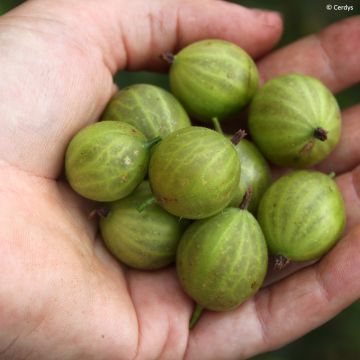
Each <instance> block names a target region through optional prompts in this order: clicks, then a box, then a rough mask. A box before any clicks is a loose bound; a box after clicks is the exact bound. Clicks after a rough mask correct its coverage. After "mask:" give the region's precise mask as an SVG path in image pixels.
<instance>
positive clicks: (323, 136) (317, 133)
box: [314, 127, 328, 141]
mask: <svg viewBox="0 0 360 360" xmlns="http://www.w3.org/2000/svg"><path fill="white" fill-rule="evenodd" d="M327 133H328V132H327V131H326V130H325V129H323V128H321V127H317V128H316V129H315V130H314V137H315V138H316V139H319V140H320V141H325V140H327Z"/></svg>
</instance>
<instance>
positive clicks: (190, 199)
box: [149, 126, 240, 219]
mask: <svg viewBox="0 0 360 360" xmlns="http://www.w3.org/2000/svg"><path fill="white" fill-rule="evenodd" d="M239 176H240V163H239V159H238V155H237V152H236V150H235V147H234V145H233V144H232V143H231V141H230V140H228V139H227V138H226V137H225V136H223V135H222V134H219V133H217V132H216V131H213V130H210V129H206V128H204V127H195V126H192V127H188V128H184V129H180V130H177V131H176V132H173V133H172V134H170V135H169V136H168V137H166V138H165V139H164V140H163V141H161V142H160V143H159V144H158V145H157V146H156V147H155V148H154V151H153V154H152V157H151V160H150V165H149V180H150V185H151V188H152V191H153V194H154V196H155V197H156V199H157V201H158V203H159V204H160V205H161V206H163V207H164V209H166V210H167V211H168V212H170V213H171V214H174V215H176V216H179V217H183V218H188V219H202V218H206V217H209V216H212V215H214V214H216V213H218V212H219V211H221V210H222V209H224V208H225V207H226V206H227V205H228V204H229V202H230V201H231V200H232V198H233V196H234V193H235V190H236V188H237V185H238V183H239Z"/></svg>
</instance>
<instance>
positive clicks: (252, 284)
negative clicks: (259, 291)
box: [250, 281, 257, 290]
mask: <svg viewBox="0 0 360 360" xmlns="http://www.w3.org/2000/svg"><path fill="white" fill-rule="evenodd" d="M250 286H251V288H252V289H253V290H254V289H256V286H257V282H256V281H253V282H252V283H251V285H250Z"/></svg>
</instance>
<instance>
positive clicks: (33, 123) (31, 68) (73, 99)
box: [0, 0, 360, 360]
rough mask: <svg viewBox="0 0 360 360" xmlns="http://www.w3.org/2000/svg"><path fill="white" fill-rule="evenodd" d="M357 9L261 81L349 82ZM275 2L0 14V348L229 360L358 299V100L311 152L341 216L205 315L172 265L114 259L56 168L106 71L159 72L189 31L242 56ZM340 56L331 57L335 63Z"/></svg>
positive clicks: (37, 354)
mask: <svg viewBox="0 0 360 360" xmlns="http://www.w3.org/2000/svg"><path fill="white" fill-rule="evenodd" d="M359 25H360V19H359V18H352V19H348V20H346V21H343V22H341V23H338V24H336V25H333V26H332V27H330V28H329V29H327V30H325V31H323V32H322V33H321V34H319V35H316V36H311V37H309V38H306V39H303V40H300V41H299V42H298V43H295V44H293V45H291V46H288V47H287V48H284V49H282V50H279V51H277V52H274V53H273V54H271V55H268V56H267V57H265V58H263V60H261V61H260V62H259V67H260V72H261V74H262V77H263V79H267V78H270V77H272V76H274V75H277V74H279V73H285V72H294V71H297V72H302V73H307V74H310V75H314V76H316V77H318V78H320V79H321V80H322V81H323V82H324V83H326V84H327V85H328V86H329V87H330V88H331V89H332V90H333V91H338V90H341V89H343V88H346V87H348V86H350V85H352V84H354V83H355V82H357V81H359V80H360V68H359V67H358V63H359V61H360V51H359V48H357V47H356V43H357V40H358V38H359V37H360V31H359V30H360V26H359ZM280 34H281V20H280V18H279V17H278V15H276V14H272V13H265V12H261V11H255V10H248V9H245V8H242V7H239V6H236V5H233V4H226V3H223V2H219V1H214V0H199V1H196V2H195V1H191V0H188V1H186V0H184V1H180V0H179V1H177V0H153V1H144V0H132V1H126V0H57V1H50V0H32V1H28V2H26V4H24V5H22V6H21V7H19V8H17V9H15V10H13V11H12V12H10V13H8V14H7V15H6V16H4V17H2V18H1V19H0V54H1V56H0V75H1V76H0V79H1V81H0V94H1V96H0V123H1V131H0V254H1V262H0V358H1V359H25V358H26V359H37V360H39V359H182V358H186V359H241V358H246V357H249V356H252V355H255V354H257V353H259V352H263V351H267V350H271V349H273V348H275V347H278V346H281V345H283V344H285V343H286V342H289V341H291V340H293V339H295V338H296V337H299V336H301V335H302V334H304V333H305V332H307V331H309V330H310V329H312V328H314V327H316V326H319V325H320V324H322V323H323V322H325V321H326V320H328V319H329V318H331V317H332V316H334V315H335V314H336V313H338V312H339V311H340V310H342V309H343V308H344V307H346V306H348V305H349V304H350V303H351V302H353V301H354V300H356V299H357V298H358V297H359V296H360V282H359V281H358V278H359V277H360V258H359V257H358V256H357V253H358V252H359V250H360V226H359V225H358V224H359V222H360V206H359V198H360V196H359V194H360V167H357V166H358V164H359V163H360V143H359V142H358V141H357V138H358V137H359V135H360V124H359V123H358V122H357V120H358V119H359V117H360V106H357V107H354V108H352V109H349V110H347V111H345V112H344V114H343V118H344V131H343V136H342V139H341V143H340V145H339V146H338V148H337V149H336V150H335V152H334V153H333V155H332V156H331V157H330V158H329V159H328V160H326V162H324V163H323V164H321V168H322V170H326V171H329V170H331V171H336V172H337V173H341V174H342V175H340V176H339V177H338V183H339V185H340V186H341V189H342V192H343V195H344V198H345V202H346V208H347V215H348V227H347V232H346V234H345V237H344V238H343V239H342V241H341V242H340V243H339V244H338V245H337V246H336V247H335V248H334V249H333V250H332V251H331V252H330V253H329V254H328V255H327V256H325V257H324V258H323V259H322V260H321V261H320V262H319V263H317V264H316V265H313V266H310V267H308V268H306V269H303V270H301V271H299V272H297V273H296V274H294V275H292V276H289V277H288V278H286V279H284V280H282V281H280V282H277V283H276V284H274V285H271V286H268V287H266V288H264V289H262V290H261V291H260V292H259V293H258V294H257V295H256V296H255V297H254V298H253V299H251V300H249V301H247V302H246V303H244V304H243V305H241V306H240V307H239V308H238V309H237V310H234V311H231V312H227V313H211V312H205V313H204V315H203V317H202V318H201V320H200V322H199V323H198V325H197V326H196V328H195V329H194V330H193V331H192V332H191V333H190V332H189V331H188V321H189V318H190V315H191V312H192V309H193V303H192V301H191V300H190V299H189V298H188V297H187V296H186V295H185V294H184V293H183V292H182V290H181V289H180V287H179V284H178V282H177V280H176V276H175V273H174V269H172V268H171V269H167V270H162V271H156V272H150V273H145V272H139V271H134V270H129V269H126V268H124V267H122V266H121V265H119V263H118V262H116V261H115V260H114V259H113V258H112V257H111V256H110V255H109V254H108V253H107V252H106V250H105V249H104V247H103V245H102V243H101V241H100V240H99V239H98V237H97V236H98V235H97V229H96V224H95V223H94V221H92V220H90V219H89V217H88V214H89V212H90V210H91V208H92V207H93V204H91V203H90V202H87V201H85V200H83V199H81V198H79V197H78V196H77V195H76V194H74V193H73V191H72V190H71V189H70V188H69V187H68V185H67V184H66V182H65V181H63V180H59V179H61V171H62V167H63V156H64V152H65V149H66V146H67V144H68V142H69V140H70V139H71V137H72V136H73V135H74V134H75V133H76V132H77V131H78V130H79V129H80V128H82V127H84V126H85V125H87V124H89V123H91V122H94V121H96V120H97V119H98V117H99V115H100V114H101V111H102V109H103V108H104V106H105V104H106V103H107V101H108V100H109V99H110V97H111V95H112V94H113V93H114V91H115V90H116V88H115V86H114V84H113V80H112V76H113V74H114V73H115V72H116V71H118V70H119V69H124V68H127V69H130V70H138V69H144V68H147V69H153V70H154V69H155V70H157V69H161V68H162V67H163V66H164V65H163V64H162V63H161V61H160V60H159V55H160V54H161V53H163V52H165V51H169V50H172V51H176V50H178V49H180V48H181V47H183V46H184V45H186V44H188V43H190V42H193V41H196V40H199V39H203V38H214V37H217V38H223V39H226V40H230V41H233V42H235V43H238V44H239V45H240V46H242V47H243V48H245V49H246V50H247V51H248V52H249V53H250V54H251V55H252V56H254V57H255V58H259V56H261V55H263V54H264V53H266V52H267V51H268V50H269V49H270V48H271V47H272V46H273V45H274V44H275V43H276V41H277V40H278V39H279V37H280ZM344 64H346V66H344Z"/></svg>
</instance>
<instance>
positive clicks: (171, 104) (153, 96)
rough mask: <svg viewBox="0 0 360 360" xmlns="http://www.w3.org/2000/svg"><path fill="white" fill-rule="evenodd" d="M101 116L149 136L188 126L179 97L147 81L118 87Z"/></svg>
mask: <svg viewBox="0 0 360 360" xmlns="http://www.w3.org/2000/svg"><path fill="white" fill-rule="evenodd" d="M102 119H104V120H119V121H123V122H126V123H128V124H130V125H133V126H134V127H136V128H137V129H138V130H140V131H141V132H142V133H143V134H144V135H145V136H146V137H147V138H148V139H149V140H151V139H153V138H155V137H157V136H160V137H161V138H164V137H166V136H167V135H169V134H170V133H172V132H174V131H175V130H178V129H182V128H184V127H187V126H190V125H191V123H190V119H189V117H188V115H187V114H186V112H185V110H184V108H183V107H182V106H181V104H180V103H179V101H178V100H177V99H176V98H175V97H174V96H173V95H172V94H170V93H169V92H168V91H166V90H164V89H161V88H159V87H157V86H154V85H150V84H136V85H131V86H128V87H126V88H124V89H122V90H120V91H119V92H118V93H117V94H116V95H115V96H114V97H113V98H112V99H111V100H110V102H109V104H108V105H107V107H106V109H105V111H104V113H103V115H102Z"/></svg>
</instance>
